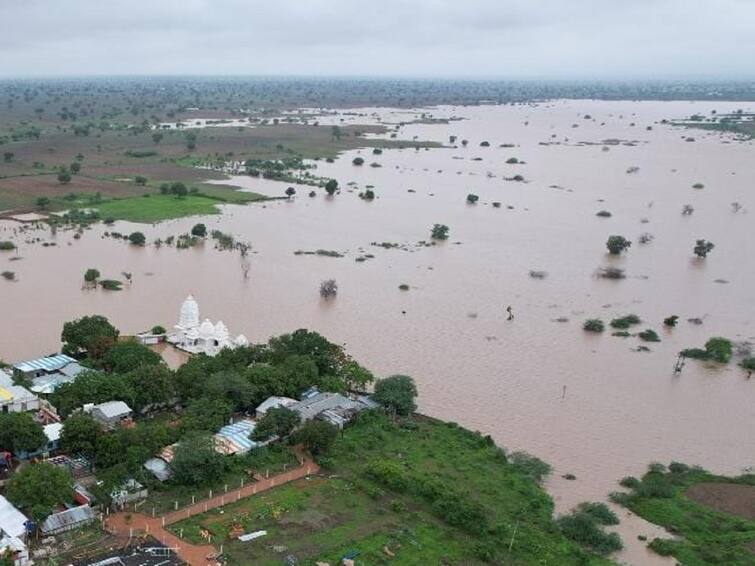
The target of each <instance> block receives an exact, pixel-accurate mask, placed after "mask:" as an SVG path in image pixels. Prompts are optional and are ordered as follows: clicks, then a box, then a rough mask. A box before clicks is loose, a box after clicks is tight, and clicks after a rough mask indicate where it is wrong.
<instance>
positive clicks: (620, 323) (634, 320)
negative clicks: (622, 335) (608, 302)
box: [611, 314, 642, 329]
mask: <svg viewBox="0 0 755 566" xmlns="http://www.w3.org/2000/svg"><path fill="white" fill-rule="evenodd" d="M641 322H642V320H641V319H640V317H639V316H637V315H636V314H628V315H626V316H622V317H620V318H614V319H613V320H612V321H611V328H619V329H626V328H629V327H630V326H633V325H635V324H640V323H641Z"/></svg>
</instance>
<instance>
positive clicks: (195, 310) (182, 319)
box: [178, 295, 199, 328]
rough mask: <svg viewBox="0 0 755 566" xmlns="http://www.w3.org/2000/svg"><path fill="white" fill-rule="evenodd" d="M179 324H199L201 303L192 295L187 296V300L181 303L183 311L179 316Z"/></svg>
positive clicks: (190, 326) (189, 325)
mask: <svg viewBox="0 0 755 566" xmlns="http://www.w3.org/2000/svg"><path fill="white" fill-rule="evenodd" d="M178 326H179V327H181V328H192V327H195V326H199V305H198V304H197V302H196V301H195V300H194V297H192V296H191V295H189V296H188V297H186V300H185V301H184V302H183V304H182V305H181V311H180V313H179V316H178Z"/></svg>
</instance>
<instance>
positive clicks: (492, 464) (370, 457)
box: [171, 415, 609, 566]
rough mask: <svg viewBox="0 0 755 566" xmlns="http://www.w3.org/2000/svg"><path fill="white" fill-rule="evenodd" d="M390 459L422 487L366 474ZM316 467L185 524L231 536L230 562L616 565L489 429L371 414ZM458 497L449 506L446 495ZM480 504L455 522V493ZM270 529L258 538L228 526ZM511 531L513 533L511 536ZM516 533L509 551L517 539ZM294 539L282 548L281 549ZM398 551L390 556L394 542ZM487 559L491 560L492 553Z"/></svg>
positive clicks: (220, 537) (470, 504)
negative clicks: (559, 511)
mask: <svg viewBox="0 0 755 566" xmlns="http://www.w3.org/2000/svg"><path fill="white" fill-rule="evenodd" d="M376 462H378V463H382V464H386V463H387V467H388V468H390V469H392V470H393V469H397V470H400V473H401V474H403V475H404V476H405V477H406V478H411V481H412V482H413V483H412V485H414V486H424V487H428V486H429V487H432V488H433V489H436V490H437V491H435V493H436V494H440V495H439V496H438V497H436V498H435V501H434V502H433V501H431V500H430V498H429V497H428V494H427V493H422V492H421V490H413V489H400V488H396V487H395V486H394V488H390V487H388V486H386V485H385V484H384V483H383V482H380V481H378V480H376V479H375V476H374V475H371V474H368V466H369V469H372V468H373V467H374V464H375V463H376ZM322 464H323V472H322V474H321V475H320V476H318V477H316V478H311V479H308V480H306V479H305V480H300V481H298V482H296V483H294V484H289V485H286V486H282V487H280V488H276V489H273V490H271V491H268V492H265V493H263V494H260V495H258V496H255V497H251V498H248V499H246V500H244V501H241V502H239V503H236V504H233V505H231V506H227V507H225V508H224V509H223V513H222V514H221V513H219V512H218V511H212V512H209V513H206V514H204V515H200V516H197V517H193V518H191V519H189V520H187V521H183V522H181V523H177V524H175V525H173V526H172V527H171V530H173V532H175V533H179V532H180V530H181V529H183V535H184V537H186V538H188V539H190V540H192V541H193V542H200V541H201V538H200V537H199V532H200V528H205V529H207V530H209V531H210V532H211V533H213V535H214V536H213V542H214V543H216V544H220V543H222V544H223V546H224V550H225V552H226V554H227V557H228V563H230V564H236V565H239V566H245V565H252V564H254V565H262V566H264V565H278V564H281V563H282V559H283V556H285V555H287V554H294V555H295V556H296V557H297V558H298V559H299V561H300V563H302V564H313V563H314V561H316V560H321V561H324V562H328V563H330V564H337V563H339V562H340V559H341V558H342V557H343V556H344V555H346V554H347V553H349V552H352V551H356V552H358V553H359V555H358V557H357V562H358V563H360V564H365V565H367V564H370V565H372V564H388V563H390V564H395V565H417V566H419V565H424V564H464V565H470V566H471V565H476V564H483V563H495V564H507V565H509V564H510V565H524V564H559V565H570V564H575V565H576V564H594V565H598V564H608V563H609V562H608V561H607V560H604V559H602V558H599V557H597V556H595V555H592V554H590V553H588V552H587V551H586V550H584V549H582V548H581V547H579V546H577V545H576V544H575V543H573V542H571V541H569V540H567V539H566V538H565V537H563V536H562V535H561V533H560V532H559V530H558V528H557V527H556V524H555V522H554V521H553V519H552V512H553V504H552V501H551V500H550V498H549V497H548V495H547V494H546V493H545V492H544V491H543V489H542V488H541V487H540V486H538V485H537V484H536V483H535V482H534V481H533V480H532V479H531V478H530V477H528V476H527V475H525V474H524V473H522V472H521V471H519V470H518V469H517V468H516V467H515V466H513V465H512V464H510V463H508V461H507V458H506V456H505V455H504V453H503V452H502V451H501V450H500V449H498V448H496V447H495V446H494V445H493V444H492V442H490V440H489V439H487V438H484V437H482V436H481V435H479V434H478V433H473V432H470V431H467V430H464V429H462V428H460V427H458V426H456V425H454V424H446V423H440V422H438V421H434V420H430V419H426V418H417V420H413V421H409V422H407V423H406V424H405V425H398V424H394V423H392V422H391V421H390V420H389V419H388V418H387V417H385V416H382V415H365V416H363V417H362V418H361V419H360V421H359V422H358V423H357V424H355V425H353V426H352V427H350V428H348V429H347V430H345V431H344V433H343V435H342V436H341V437H340V438H339V439H338V441H337V443H336V446H335V448H334V450H333V451H332V453H331V454H330V455H329V456H328V457H327V458H326V459H324V460H323V462H322ZM449 501H450V502H453V503H454V505H452V506H451V507H452V508H454V509H452V510H451V512H450V513H449V509H448V507H444V506H443V503H445V502H449ZM457 503H458V506H459V507H461V508H463V507H467V508H473V509H478V510H480V511H481V513H482V515H483V516H482V517H481V520H480V522H479V523H475V524H471V525H470V524H465V525H463V526H453V525H452V524H451V523H453V522H455V520H456V518H453V517H452V518H450V519H449V515H454V510H455V507H456V504H457ZM234 527H237V528H238V529H240V530H241V531H244V532H248V531H252V530H260V529H264V530H267V531H268V535H267V536H266V537H264V538H263V539H262V540H259V541H252V542H248V543H241V542H238V541H237V540H235V539H232V538H229V537H228V534H229V532H231V530H232V529H233V528H234ZM512 538H513V544H512ZM510 544H511V551H509V550H508V549H509V545H510ZM273 546H284V547H286V550H285V552H284V553H283V554H281V553H280V552H275V551H274V550H272V547H273ZM385 547H387V548H388V549H389V551H390V552H392V553H394V554H395V557H394V558H389V556H388V555H387V553H386V552H385V550H384V548H385ZM486 560H487V562H486Z"/></svg>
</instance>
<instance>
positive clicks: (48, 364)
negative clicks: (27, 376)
mask: <svg viewBox="0 0 755 566" xmlns="http://www.w3.org/2000/svg"><path fill="white" fill-rule="evenodd" d="M71 362H76V360H74V359H73V358H72V357H71V356H66V355H65V354H56V355H54V356H46V357H44V358H37V359H36V360H29V361H26V362H19V363H17V364H15V365H14V366H13V367H14V368H16V369H17V370H20V371H23V372H29V371H37V370H40V369H41V370H44V371H57V370H59V369H60V368H62V367H63V366H65V365H67V364H70V363H71Z"/></svg>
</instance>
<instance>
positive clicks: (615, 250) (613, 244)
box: [606, 235, 632, 255]
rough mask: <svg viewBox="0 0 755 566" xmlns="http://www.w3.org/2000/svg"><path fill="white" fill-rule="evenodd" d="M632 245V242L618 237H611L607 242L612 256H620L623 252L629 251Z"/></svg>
mask: <svg viewBox="0 0 755 566" xmlns="http://www.w3.org/2000/svg"><path fill="white" fill-rule="evenodd" d="M631 245H632V242H630V241H629V240H627V239H626V238H625V237H624V236H618V235H613V236H609V237H608V240H607V241H606V247H607V248H608V253H610V254H611V255H619V254H621V252H623V251H625V250H628V249H629V247H630V246H631Z"/></svg>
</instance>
